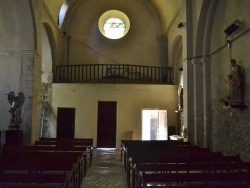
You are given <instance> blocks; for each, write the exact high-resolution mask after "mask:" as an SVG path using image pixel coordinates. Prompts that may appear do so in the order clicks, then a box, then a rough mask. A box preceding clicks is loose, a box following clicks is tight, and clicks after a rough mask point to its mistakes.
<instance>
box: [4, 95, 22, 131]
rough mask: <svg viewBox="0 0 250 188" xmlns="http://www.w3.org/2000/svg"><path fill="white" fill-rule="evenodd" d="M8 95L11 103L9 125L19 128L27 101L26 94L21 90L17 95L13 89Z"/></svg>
mask: <svg viewBox="0 0 250 188" xmlns="http://www.w3.org/2000/svg"><path fill="white" fill-rule="evenodd" d="M7 95H8V101H9V103H10V105H11V107H10V110H9V112H10V114H11V119H10V125H9V127H15V128H19V127H20V124H21V122H22V115H23V109H22V106H23V103H24V101H25V95H24V93H23V92H19V93H18V95H17V96H16V95H15V92H14V91H11V92H10V93H9V94H7Z"/></svg>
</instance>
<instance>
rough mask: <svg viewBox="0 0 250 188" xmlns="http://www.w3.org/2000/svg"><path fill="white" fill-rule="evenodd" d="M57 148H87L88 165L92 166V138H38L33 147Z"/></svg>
mask: <svg viewBox="0 0 250 188" xmlns="http://www.w3.org/2000/svg"><path fill="white" fill-rule="evenodd" d="M44 145H46V146H48V145H51V146H57V147H58V148H62V149H63V148H65V147H74V148H80V147H87V153H89V165H90V166H91V164H92V158H93V138H73V139H70V138H40V139H39V140H36V141H35V146H44Z"/></svg>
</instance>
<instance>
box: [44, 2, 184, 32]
mask: <svg viewBox="0 0 250 188" xmlns="http://www.w3.org/2000/svg"><path fill="white" fill-rule="evenodd" d="M64 1H65V0H58V1H51V0H44V2H45V4H46V6H47V7H48V9H49V10H50V12H51V14H52V16H53V17H54V18H55V20H56V21H57V20H58V15H59V11H60V8H61V6H62V4H63V2H64ZM66 1H67V2H71V1H77V0H66ZM145 1H149V2H150V3H152V5H153V7H155V9H156V11H157V12H158V14H159V16H160V19H161V20H162V26H163V30H164V31H166V30H167V28H168V26H169V25H170V24H171V21H172V20H173V19H174V17H175V15H176V14H177V12H178V11H179V9H180V7H181V5H182V0H145ZM118 2H119V1H118Z"/></svg>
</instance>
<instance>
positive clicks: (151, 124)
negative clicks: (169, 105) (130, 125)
mask: <svg viewBox="0 0 250 188" xmlns="http://www.w3.org/2000/svg"><path fill="white" fill-rule="evenodd" d="M142 140H168V126H167V110H159V109H142Z"/></svg>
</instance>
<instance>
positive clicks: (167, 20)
mask: <svg viewBox="0 0 250 188" xmlns="http://www.w3.org/2000/svg"><path fill="white" fill-rule="evenodd" d="M149 2H151V3H152V5H153V6H154V7H155V9H156V11H157V12H158V14H159V16H160V18H161V20H162V26H163V30H164V31H166V30H167V28H168V27H169V25H170V24H171V21H172V20H173V19H174V17H175V15H176V14H177V12H178V11H179V9H180V7H181V6H182V0H149Z"/></svg>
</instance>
